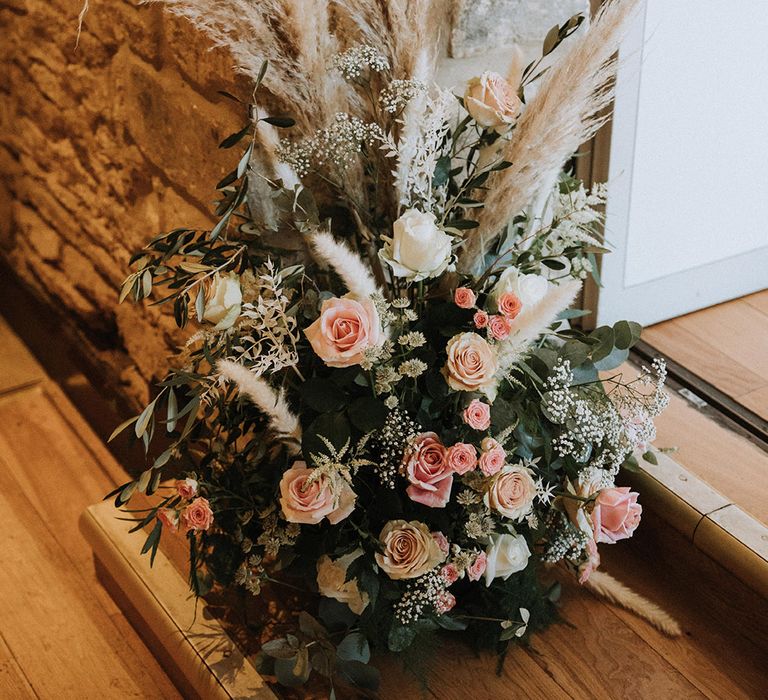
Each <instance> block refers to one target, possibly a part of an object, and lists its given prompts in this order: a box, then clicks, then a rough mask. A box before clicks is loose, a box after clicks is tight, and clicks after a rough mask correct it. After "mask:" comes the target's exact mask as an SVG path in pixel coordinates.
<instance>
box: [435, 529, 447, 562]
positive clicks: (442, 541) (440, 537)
mask: <svg viewBox="0 0 768 700" xmlns="http://www.w3.org/2000/svg"><path fill="white" fill-rule="evenodd" d="M432 539H433V540H434V541H435V543H436V544H437V546H438V547H439V548H440V551H441V552H442V553H443V554H444V555H445V556H448V549H449V544H448V538H447V537H446V536H445V535H444V534H443V533H442V532H440V531H439V530H438V531H436V532H433V533H432Z"/></svg>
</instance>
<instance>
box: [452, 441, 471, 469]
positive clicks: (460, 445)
mask: <svg viewBox="0 0 768 700" xmlns="http://www.w3.org/2000/svg"><path fill="white" fill-rule="evenodd" d="M446 459H447V460H448V466H449V467H450V468H451V469H453V471H455V472H456V473H457V474H466V473H467V472H470V471H472V470H473V469H474V468H475V467H476V466H477V450H476V449H475V446H474V445H468V444H467V443H466V442H457V443H456V444H455V445H454V446H453V447H449V448H448V453H447V454H446Z"/></svg>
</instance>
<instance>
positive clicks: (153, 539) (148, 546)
mask: <svg viewBox="0 0 768 700" xmlns="http://www.w3.org/2000/svg"><path fill="white" fill-rule="evenodd" d="M162 531H163V523H162V522H160V521H159V520H156V521H155V527H153V528H152V532H150V533H149V537H147V541H146V542H145V543H144V546H143V547H142V548H141V553H142V554H146V553H147V552H149V551H150V550H152V553H151V554H150V555H149V565H150V566H152V565H153V564H154V563H155V555H156V554H157V547H158V545H159V544H160V533H161V532H162Z"/></svg>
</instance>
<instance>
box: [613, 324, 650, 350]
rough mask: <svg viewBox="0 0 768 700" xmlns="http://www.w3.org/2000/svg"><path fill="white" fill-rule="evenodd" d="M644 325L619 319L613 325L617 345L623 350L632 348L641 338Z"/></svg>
mask: <svg viewBox="0 0 768 700" xmlns="http://www.w3.org/2000/svg"><path fill="white" fill-rule="evenodd" d="M642 331H643V327H642V326H641V325H640V324H639V323H635V322H634V321H618V322H617V323H615V324H614V326H613V334H614V336H615V339H616V340H615V342H616V347H617V348H620V349H621V350H626V349H628V348H631V347H632V346H633V345H635V344H636V343H637V341H638V340H640V334H641V333H642Z"/></svg>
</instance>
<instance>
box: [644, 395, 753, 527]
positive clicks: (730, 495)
mask: <svg viewBox="0 0 768 700" xmlns="http://www.w3.org/2000/svg"><path fill="white" fill-rule="evenodd" d="M656 428H657V432H658V437H657V439H656V441H655V444H656V445H657V446H658V447H677V448H678V450H677V452H676V453H675V454H674V455H673V458H674V460H675V461H676V462H679V463H680V464H681V465H682V466H684V467H685V468H686V469H688V470H689V471H691V472H693V473H694V474H695V475H696V476H698V477H699V478H701V479H703V480H704V481H705V482H707V483H708V484H709V485H710V486H712V488H714V489H715V490H717V491H719V492H720V493H722V494H723V496H725V497H726V498H727V499H728V500H729V502H732V503H735V504H737V505H738V506H740V507H741V508H743V509H744V510H745V511H747V512H748V513H750V514H751V515H753V516H754V517H755V518H757V519H758V520H760V521H761V522H762V523H765V524H768V498H766V496H765V495H766V493H768V454H766V453H765V452H764V451H763V450H761V449H760V448H759V447H757V446H755V445H754V444H752V443H751V442H749V441H748V440H747V439H745V438H743V437H741V436H740V435H738V434H737V433H734V432H733V431H731V430H728V429H727V428H725V427H723V426H722V425H720V424H718V423H716V422H715V421H714V420H712V419H711V418H709V417H708V416H706V415H704V414H703V413H701V412H700V411H698V410H697V409H695V408H694V407H692V406H691V405H690V404H689V403H688V402H687V401H685V400H684V399H683V398H681V397H680V396H678V395H676V394H675V393H672V392H671V393H670V404H669V407H668V408H667V410H666V411H664V413H662V414H661V415H660V416H659V417H658V418H657V419H656Z"/></svg>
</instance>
